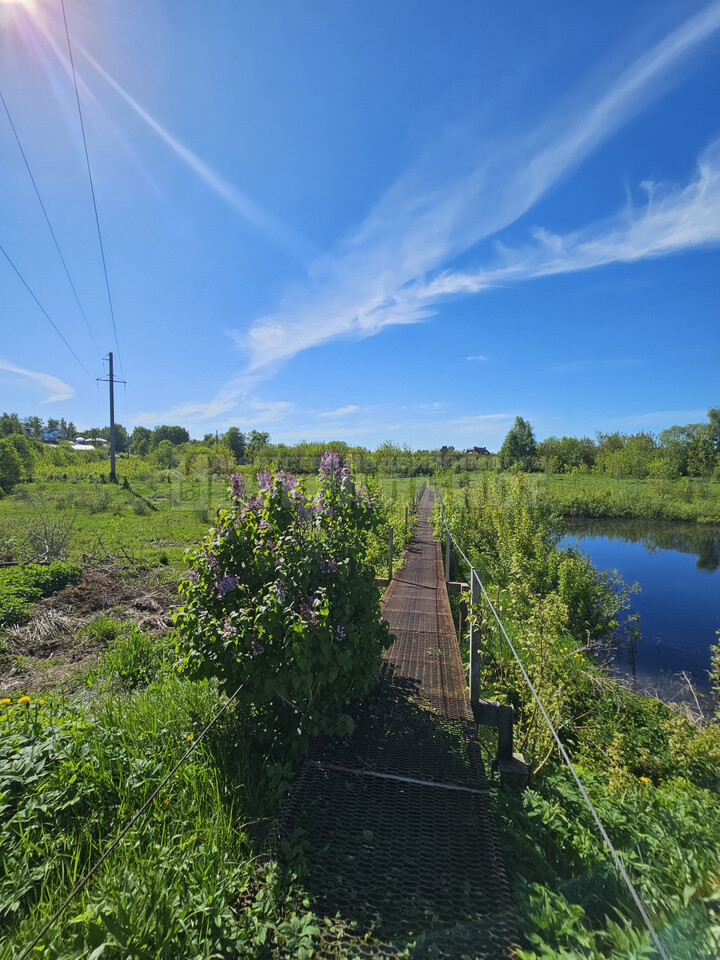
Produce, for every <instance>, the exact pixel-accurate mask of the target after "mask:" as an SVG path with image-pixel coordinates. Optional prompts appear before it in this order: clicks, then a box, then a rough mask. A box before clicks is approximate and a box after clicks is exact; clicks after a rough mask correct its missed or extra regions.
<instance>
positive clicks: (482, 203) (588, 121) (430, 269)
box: [96, 0, 720, 436]
mask: <svg viewBox="0 0 720 960" xmlns="http://www.w3.org/2000/svg"><path fill="white" fill-rule="evenodd" d="M718 29H720V0H714V2H712V3H710V4H709V5H708V6H706V7H705V8H704V9H703V10H702V11H700V12H699V13H697V14H695V15H694V16H692V17H690V18H688V19H687V20H686V21H685V22H684V23H682V24H681V25H680V26H679V27H678V28H677V29H676V30H674V31H673V32H671V33H670V34H669V35H668V36H666V37H665V38H664V39H663V40H662V41H661V42H660V43H658V44H656V45H655V46H654V47H652V48H651V49H650V50H648V51H646V52H645V53H643V54H642V55H641V56H639V57H638V58H637V59H636V60H635V61H634V62H632V63H631V64H630V65H629V66H628V67H627V68H626V69H625V70H622V71H616V72H615V73H614V76H615V79H614V80H613V81H612V82H611V83H610V84H609V86H608V87H607V88H606V89H604V90H602V91H600V92H598V91H595V92H594V93H592V94H587V93H585V94H582V95H578V96H576V98H575V103H574V104H573V105H572V106H571V107H568V105H567V104H564V105H563V106H562V108H559V109H557V110H556V111H555V113H553V114H551V115H549V116H548V117H547V118H546V120H545V122H544V123H542V124H541V125H540V126H539V127H538V129H536V130H535V131H534V132H533V133H531V134H530V135H528V136H526V137H523V138H518V139H516V140H508V141H506V142H502V143H492V142H491V141H490V140H489V138H486V137H484V138H482V139H481V147H475V148H474V152H473V149H470V148H469V149H468V150H458V149H457V144H456V143H455V142H454V141H453V134H452V133H449V134H448V135H447V137H446V138H442V137H441V138H438V144H437V145H436V146H435V147H433V149H432V150H430V151H428V153H427V154H426V155H424V156H423V157H421V158H420V159H419V160H418V161H417V163H416V164H415V165H414V166H413V167H412V168H411V169H410V170H409V171H408V172H407V173H406V174H405V175H404V176H402V177H401V178H400V179H399V180H398V181H397V182H396V183H394V184H393V185H392V186H391V187H390V189H389V190H388V191H387V192H386V193H385V195H384V196H383V197H381V198H380V200H379V201H378V202H377V203H376V204H375V206H374V208H373V209H372V210H371V212H370V213H369V215H368V216H367V218H366V219H365V221H364V222H363V223H362V224H361V225H360V226H359V227H358V229H357V230H355V232H354V233H352V234H351V235H349V236H348V237H346V238H345V239H344V240H343V241H341V242H340V243H338V244H337V246H336V247H335V248H334V249H333V250H331V251H330V252H329V253H328V254H326V255H325V256H323V257H320V258H317V259H316V260H315V261H314V262H313V263H312V264H311V266H310V269H309V281H308V283H306V284H304V285H296V286H294V287H292V288H290V289H288V290H287V292H286V294H285V296H284V297H283V298H282V300H281V302H280V305H279V309H278V311H277V312H275V313H273V314H270V315H267V316H264V317H260V318H258V319H257V320H256V321H255V322H254V323H252V324H251V325H250V327H249V328H248V329H246V330H236V331H228V332H229V333H230V335H231V336H232V337H233V338H234V339H235V341H236V343H237V345H238V346H239V347H240V348H241V349H242V350H244V351H245V352H246V354H247V357H248V362H247V366H246V368H245V369H244V370H243V371H241V372H240V373H238V374H237V376H235V377H234V378H233V379H232V380H230V381H229V382H228V383H226V384H225V385H224V386H223V388H222V389H221V390H220V391H219V392H218V394H217V395H216V396H215V397H214V398H213V399H212V400H210V401H209V402H208V403H207V404H204V405H203V404H196V405H191V406H192V407H193V409H194V410H195V413H196V414H197V418H198V420H200V419H203V417H205V418H208V419H209V418H211V417H212V416H213V415H215V411H216V408H217V407H218V406H222V407H223V409H224V410H229V409H233V405H236V406H237V408H238V409H240V408H241V407H242V406H243V405H244V404H245V403H246V401H247V398H248V397H250V396H252V395H253V391H254V390H255V389H256V388H257V386H258V384H260V383H261V382H262V381H263V380H267V379H269V378H270V377H272V376H273V375H274V374H275V373H276V372H277V371H278V369H279V368H280V367H281V366H282V364H283V363H284V362H286V361H287V360H289V359H291V358H292V357H294V356H296V355H297V354H298V353H300V352H301V351H304V350H307V349H309V348H311V347H315V346H318V345H320V344H323V343H326V342H328V341H331V340H334V339H337V338H342V337H367V336H372V335H374V334H377V333H379V332H380V331H381V330H383V329H384V328H385V327H387V326H390V325H397V324H414V323H418V322H421V321H423V320H426V319H428V318H430V317H432V316H433V315H434V314H435V313H436V312H437V310H438V308H439V305H440V304H441V303H442V301H443V300H444V299H445V298H447V297H451V296H452V297H456V296H461V295H472V294H477V293H479V292H481V291H482V290H485V289H487V288H489V287H491V286H496V285H500V284H507V283H512V282H517V281H521V280H528V279H531V278H533V277H541V276H548V275H551V274H558V273H568V272H573V271H577V270H586V269H590V268H593V267H598V266H602V265H603V264H609V263H615V262H626V263H630V262H634V261H637V260H641V259H647V258H650V257H661V256H666V255H669V254H672V253H676V252H678V251H680V250H687V249H691V248H697V247H701V246H704V245H709V244H712V243H716V242H718V238H719V236H720V185H719V183H718V171H719V169H720V162H719V156H718V154H719V151H718V147H717V144H713V145H712V146H711V147H710V148H708V150H707V151H706V152H705V154H704V155H703V156H702V157H701V158H700V161H699V164H698V173H697V176H696V177H695V178H694V179H693V180H692V181H691V182H690V183H688V184H687V185H685V186H675V187H662V186H660V187H658V186H656V185H651V184H647V185H646V188H647V194H648V199H647V202H646V203H644V204H642V205H640V206H638V207H632V206H628V208H626V209H625V210H624V211H623V212H622V213H621V214H620V215H618V216H617V217H615V218H613V219H612V220H607V221H604V222H601V223H597V224H594V225H591V226H589V227H585V228H583V229H581V230H578V231H576V232H574V233H572V234H567V235H564V236H560V235H557V234H555V233H552V232H550V231H548V230H544V229H541V228H539V229H537V230H536V231H535V233H534V235H533V236H532V239H531V242H530V243H528V245H527V246H526V247H525V248H523V249H520V250H508V249H506V248H503V247H500V246H498V247H497V248H496V250H495V252H494V253H492V252H491V257H492V259H491V261H490V262H489V263H488V262H486V263H485V264H484V265H482V266H479V267H478V268H477V269H476V270H475V271H467V272H457V271H452V270H449V269H448V265H449V264H450V263H451V262H452V260H453V259H454V258H455V257H457V256H458V255H459V254H461V253H463V252H465V251H467V250H469V249H470V248H471V247H472V246H473V245H475V244H477V243H478V242H479V241H481V240H483V239H487V238H491V237H493V236H494V235H496V234H497V233H498V232H499V231H501V230H502V229H504V228H505V227H507V226H508V225H510V224H512V223H513V222H514V221H516V220H517V219H518V218H519V217H520V216H522V215H523V214H525V213H526V212H527V211H528V210H529V209H530V208H531V207H532V206H533V205H534V204H535V203H536V202H537V200H538V199H539V198H540V197H542V196H543V194H545V193H546V192H547V191H548V190H549V189H550V188H551V187H553V186H555V185H556V184H557V183H558V182H559V181H560V180H561V179H562V178H563V177H564V176H566V175H567V174H568V173H569V172H570V171H572V170H573V169H574V168H575V167H576V166H577V165H578V164H579V163H581V162H582V161H583V160H584V159H585V158H586V157H587V156H588V154H589V153H590V152H591V151H592V150H593V149H595V148H596V147H597V146H598V144H600V143H601V142H602V141H603V140H604V139H605V138H607V137H608V136H609V135H610V134H612V133H613V132H615V131H616V130H617V129H618V128H619V127H621V126H622V125H623V124H625V123H627V122H628V121H629V120H630V119H631V118H632V117H633V116H635V115H636V114H637V113H638V112H639V111H640V110H641V109H642V108H643V107H645V106H646V105H647V104H648V103H649V102H650V101H651V100H652V99H653V98H654V97H656V96H658V95H659V94H660V93H661V92H663V91H664V90H665V89H667V87H668V85H669V84H670V82H671V81H672V79H673V77H674V75H675V74H674V73H673V71H677V69H678V67H679V66H680V65H681V63H683V62H684V61H685V60H687V59H688V57H689V56H690V55H691V54H692V53H693V52H694V51H697V50H698V48H700V47H701V45H702V44H703V43H705V42H706V41H707V40H708V39H709V38H710V37H711V36H712V35H713V34H715V33H716V31H718ZM96 67H97V65H96ZM106 79H108V82H111V83H113V85H115V81H113V80H112V78H109V77H106ZM115 88H116V89H118V92H119V93H120V94H121V96H123V97H124V98H125V99H126V100H127V102H129V103H131V106H133V108H134V109H135V110H136V111H137V112H138V113H139V115H140V116H142V117H143V119H144V120H145V121H146V122H147V123H149V124H150V126H151V127H152V128H153V129H154V130H155V131H156V132H157V133H158V135H160V136H161V137H162V138H163V139H164V140H165V141H166V142H167V143H168V144H169V145H170V146H171V147H172V149H173V150H175V152H176V153H178V155H179V156H181V157H182V158H183V159H184V160H185V161H186V162H187V163H188V164H189V165H190V166H191V167H192V168H193V169H194V170H195V171H196V172H197V173H198V175H200V176H202V177H203V178H207V182H208V183H209V184H210V185H211V186H213V189H216V188H217V189H218V191H219V192H220V193H221V194H223V193H224V192H225V186H224V185H223V184H222V183H221V182H218V181H217V180H216V179H215V178H216V175H215V173H214V171H209V172H208V171H207V170H206V169H205V167H204V165H203V164H202V162H201V161H200V162H197V159H198V158H196V157H195V156H194V154H193V155H190V154H189V152H188V151H187V148H185V147H184V146H183V145H181V144H179V143H177V141H174V138H172V137H171V136H170V135H169V134H168V133H167V131H165V130H164V128H161V127H160V125H159V124H158V123H157V121H155V120H154V119H153V118H152V117H150V116H149V115H147V114H146V111H143V109H142V108H141V107H139V105H138V104H137V103H135V102H134V101H133V102H131V101H132V98H129V95H128V94H127V93H126V92H125V91H124V90H122V88H119V85H115ZM128 98H129V99H128ZM479 150H482V151H483V152H482V153H480V152H478V151H479ZM226 198H227V199H230V197H229V195H228V196H227V197H226ZM244 203H245V200H243V201H242V203H241V207H242V206H243V204H244ZM468 359H470V358H468ZM473 359H480V358H479V357H474V358H473ZM485 359H487V358H485ZM176 409H178V410H180V409H182V408H176ZM203 410H204V411H205V413H204V414H203V412H202V411H203ZM168 416H169V414H163V419H168ZM156 422H159V421H156ZM358 427H359V425H358ZM377 427H378V425H377V424H375V428H376V429H377ZM387 427H388V429H391V428H392V424H388V425H387ZM307 435H308V436H309V434H307Z"/></svg>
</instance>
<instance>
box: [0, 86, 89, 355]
mask: <svg viewBox="0 0 720 960" xmlns="http://www.w3.org/2000/svg"><path fill="white" fill-rule="evenodd" d="M0 100H2V105H3V107H4V108H5V113H6V114H7V118H8V120H9V121H10V127H11V129H12V132H13V134H14V135H15V140H16V142H17V145H18V147H19V149H20V153H21V155H22V158H23V161H24V162H25V168H26V169H27V172H28V175H29V177H30V181H31V183H32V185H33V188H34V190H35V196H36V197H37V198H38V202H39V204H40V209H41V210H42V212H43V215H44V217H45V222H46V223H47V225H48V229H49V231H50V235H51V237H52V238H53V243H54V244H55V249H56V250H57V252H58V256H59V257H60V262H61V263H62V265H63V269H64V270H65V276H66V277H67V278H68V283H69V284H70V287H71V289H72V292H73V294H74V295H75V302H76V303H77V305H78V309H79V310H80V313H81V314H82V318H83V320H84V321H85V326H86V327H87V331H88V333H89V334H90V339H91V340H92V342H93V346H94V347H95V350H96V351H97V352H98V353H100V348H99V347H98V345H97V343H96V342H95V337H94V336H93V332H92V330H91V329H90V324H89V323H88V318H87V315H86V313H85V311H84V310H83V306H82V304H81V303H80V297H79V296H78V292H77V290H76V288H75V284H74V283H73V280H72V277H71V276H70V271H69V269H68V265H67V263H66V262H65V257H64V256H63V255H62V250H61V249H60V244H59V243H58V238H57V236H56V235H55V231H54V230H53V226H52V224H51V223H50V217H49V216H48V212H47V209H46V208H45V204H44V203H43V198H42V197H41V196H40V190H39V189H38V185H37V182H36V181H35V177H34V176H33V172H32V170H31V168H30V162H29V161H28V158H27V154H26V153H25V150H24V148H23V145H22V142H21V140H20V135H19V134H18V132H17V129H16V127H15V124H14V122H13V118H12V116H11V114H10V110H9V108H8V105H7V101H6V100H5V97H4V96H3V92H2V90H0Z"/></svg>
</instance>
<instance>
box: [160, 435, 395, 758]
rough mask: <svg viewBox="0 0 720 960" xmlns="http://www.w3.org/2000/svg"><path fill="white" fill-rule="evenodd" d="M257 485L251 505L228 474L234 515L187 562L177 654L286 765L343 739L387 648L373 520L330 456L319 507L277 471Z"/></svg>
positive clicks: (367, 500)
mask: <svg viewBox="0 0 720 960" xmlns="http://www.w3.org/2000/svg"><path fill="white" fill-rule="evenodd" d="M258 483H259V493H258V494H257V496H254V497H249V496H248V495H247V493H246V490H245V484H244V482H243V481H242V477H240V475H238V474H235V475H233V477H232V480H231V486H230V495H231V497H230V506H229V507H227V508H225V509H221V510H219V511H218V512H217V516H216V520H215V525H214V527H212V529H211V530H210V531H209V532H208V534H207V536H206V537H205V539H204V541H203V543H202V544H201V545H200V546H199V547H198V549H196V550H193V551H190V552H189V556H188V559H189V562H190V566H191V570H190V572H189V574H188V577H187V579H185V580H184V581H183V582H182V584H181V587H180V590H181V594H182V596H183V599H184V605H183V606H182V607H181V608H180V609H179V610H178V611H177V613H176V626H177V637H178V649H179V651H180V652H181V653H182V656H183V662H184V665H185V667H186V669H187V670H189V671H190V672H191V673H193V674H194V675H196V676H206V677H207V676H212V677H216V678H217V679H218V680H219V681H220V683H221V685H222V686H223V687H224V689H225V690H226V691H227V693H228V694H231V693H234V692H235V690H236V689H237V688H238V687H239V686H241V685H242V690H241V693H240V694H239V696H238V701H239V702H240V703H241V705H242V708H243V710H244V712H245V714H246V715H247V718H248V720H249V722H250V723H251V724H252V727H253V730H254V731H255V736H256V739H257V741H258V743H259V744H260V745H261V747H262V748H263V750H265V751H266V752H267V753H268V754H270V755H271V756H273V757H274V758H276V759H278V760H284V759H287V758H288V757H292V756H297V755H298V754H300V753H301V752H302V751H303V750H304V749H305V748H306V746H307V743H308V741H309V739H310V738H312V737H314V736H316V735H318V734H320V733H326V734H335V733H344V732H347V731H349V729H350V728H351V721H350V719H349V717H348V716H347V715H346V714H345V712H344V708H345V707H346V706H347V705H348V704H349V703H351V702H352V701H354V700H357V699H358V698H360V697H362V696H363V695H364V694H365V693H366V692H367V691H368V690H369V689H370V687H371V686H372V684H373V683H374V682H375V679H376V677H377V671H378V666H379V663H380V659H381V656H382V650H383V648H384V647H385V646H387V645H388V643H389V634H388V630H387V625H386V624H385V623H384V622H383V621H381V619H380V614H379V591H378V588H377V585H376V583H375V579H374V570H373V567H372V564H371V562H370V560H369V557H368V544H369V542H370V540H371V538H372V532H373V530H374V529H375V528H376V526H377V524H378V522H379V513H378V503H376V502H375V500H374V499H373V497H372V496H368V495H367V494H366V493H365V494H363V495H360V494H358V492H357V491H356V489H355V484H354V481H353V478H352V475H351V472H350V470H349V469H348V468H347V466H343V463H342V460H341V458H340V457H339V455H338V454H336V453H333V452H331V451H328V452H327V453H326V454H324V455H323V458H322V461H321V467H320V473H319V489H318V493H317V495H316V496H315V497H312V498H311V497H309V496H308V495H307V492H306V490H305V485H304V483H303V481H301V480H299V479H298V478H296V477H293V476H292V475H291V474H288V473H285V472H283V471H275V472H271V471H264V472H263V473H261V474H259V475H258Z"/></svg>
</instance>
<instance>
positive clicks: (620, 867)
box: [435, 485, 670, 960]
mask: <svg viewBox="0 0 720 960" xmlns="http://www.w3.org/2000/svg"><path fill="white" fill-rule="evenodd" d="M435 489H436V491H437V496H438V499H439V500H440V504H441V506H442V508H443V515H442V519H443V524H444V526H445V529H446V530H447V532H448V533H449V534H450V538H451V540H452V541H453V543H455V538H454V537H453V535H452V533H451V532H450V528H449V527H448V525H447V520H446V519H445V505H444V504H443V501H442V497H441V496H440V491H439V490H438V488H437V485H436V487H435ZM455 545H456V546H457V543H455ZM459 549H460V548H459V547H458V550H459ZM460 552H461V553H462V551H460ZM462 556H463V557H464V558H465V562H466V563H468V565H469V566H470V570H471V577H472V572H473V571H474V570H475V568H474V567H473V565H472V564H470V562H469V560H468V559H467V557H465V554H464V553H462ZM477 579H478V583H479V584H480V590H481V592H482V595H483V597H484V598H485V600H486V601H487V604H488V606H489V607H490V610H491V612H492V614H493V616H494V617H495V620H496V621H497V624H498V626H499V627H500V630H501V631H502V634H503V636H504V637H505V639H506V641H507V644H508V646H509V647H510V650H511V652H512V654H513V656H514V657H515V660H516V661H517V664H518V666H519V667H520V672H521V673H522V675H523V679H524V680H525V682H526V683H527V685H528V687H529V689H530V692H531V693H532V695H533V698H534V699H535V702H536V703H537V705H538V708H539V709H540V712H541V713H542V716H543V719H544V720H545V723H546V724H547V725H548V729H549V730H550V733H551V734H552V737H553V739H554V741H555V743H556V744H557V747H558V750H559V751H560V754H561V756H562V758H563V760H564V761H565V763H566V765H567V767H568V769H569V770H570V773H571V774H572V776H573V779H574V780H575V783H576V784H577V787H578V790H579V791H580V793H581V795H582V798H583V800H584V801H585V804H586V805H587V807H588V809H589V811H590V813H591V815H592V818H593V820H594V821H595V824H596V826H597V828H598V830H599V831H600V835H601V837H602V839H603V841H604V842H605V846H606V847H607V848H608V850H609V851H610V855H611V857H612V859H613V863H614V864H615V866H616V868H617V870H618V873H619V874H620V877H621V878H622V880H623V881H624V883H625V886H626V887H627V889H628V891H629V892H630V896H631V897H632V899H633V902H634V904H635V906H636V907H637V909H638V912H639V914H640V916H641V917H642V920H643V923H644V924H645V926H646V928H647V930H648V933H649V934H650V937H651V939H652V942H653V944H654V945H655V948H656V950H657V951H658V953H659V954H660V956H661V957H662V958H663V960H670V957H669V955H668V953H667V951H666V950H665V948H664V947H663V945H662V943H661V942H660V938H659V937H658V935H657V933H656V932H655V927H654V926H653V923H652V920H651V919H650V916H649V914H648V912H647V910H646V909H645V906H644V905H643V902H642V900H641V899H640V895H639V894H638V892H637V890H636V889H635V887H634V885H633V882H632V880H631V879H630V877H629V875H628V872H627V870H626V869H625V865H624V864H623V862H622V860H621V859H620V856H619V855H618V852H617V850H616V849H615V846H614V845H613V842H612V840H611V839H610V837H609V835H608V832H607V830H606V829H605V826H604V825H603V822H602V820H601V819H600V815H599V814H598V812H597V810H596V809H595V805H594V804H593V802H592V800H591V799H590V796H589V794H588V792H587V790H586V789H585V785H584V784H583V782H582V780H581V779H580V777H579V776H578V773H577V771H576V770H575V767H574V765H573V762H572V760H571V759H570V757H569V755H568V753H567V750H566V749H565V747H564V745H563V743H562V740H561V739H560V736H559V734H558V732H557V730H556V729H555V726H554V724H553V722H552V720H551V719H550V716H549V715H548V712H547V710H546V709H545V706H544V704H543V702H542V700H541V699H540V697H539V695H538V693H537V691H536V690H535V687H534V686H533V683H532V681H531V679H530V677H529V676H528V673H527V671H526V670H525V667H524V665H523V662H522V660H521V659H520V656H519V654H518V652H517V650H516V649H515V645H514V644H513V642H512V640H511V639H510V637H509V636H508V633H507V630H506V629H505V626H504V624H503V622H502V620H501V619H500V617H499V616H498V613H497V610H496V609H495V605H494V604H493V602H492V600H491V599H490V597H489V596H488V592H487V590H486V589H485V584H484V583H483V582H482V580H480V578H479V577H478V578H477Z"/></svg>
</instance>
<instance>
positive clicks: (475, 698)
mask: <svg viewBox="0 0 720 960" xmlns="http://www.w3.org/2000/svg"><path fill="white" fill-rule="evenodd" d="M481 599H482V592H481V590H480V574H479V573H478V572H477V570H475V569H474V568H473V569H472V570H471V571H470V605H471V606H472V605H473V604H475V603H480V601H481ZM480 640H481V636H480V628H479V627H477V626H476V625H475V623H474V621H473V620H471V621H470V704H471V706H473V707H474V706H475V705H476V704H478V703H479V702H480Z"/></svg>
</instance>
